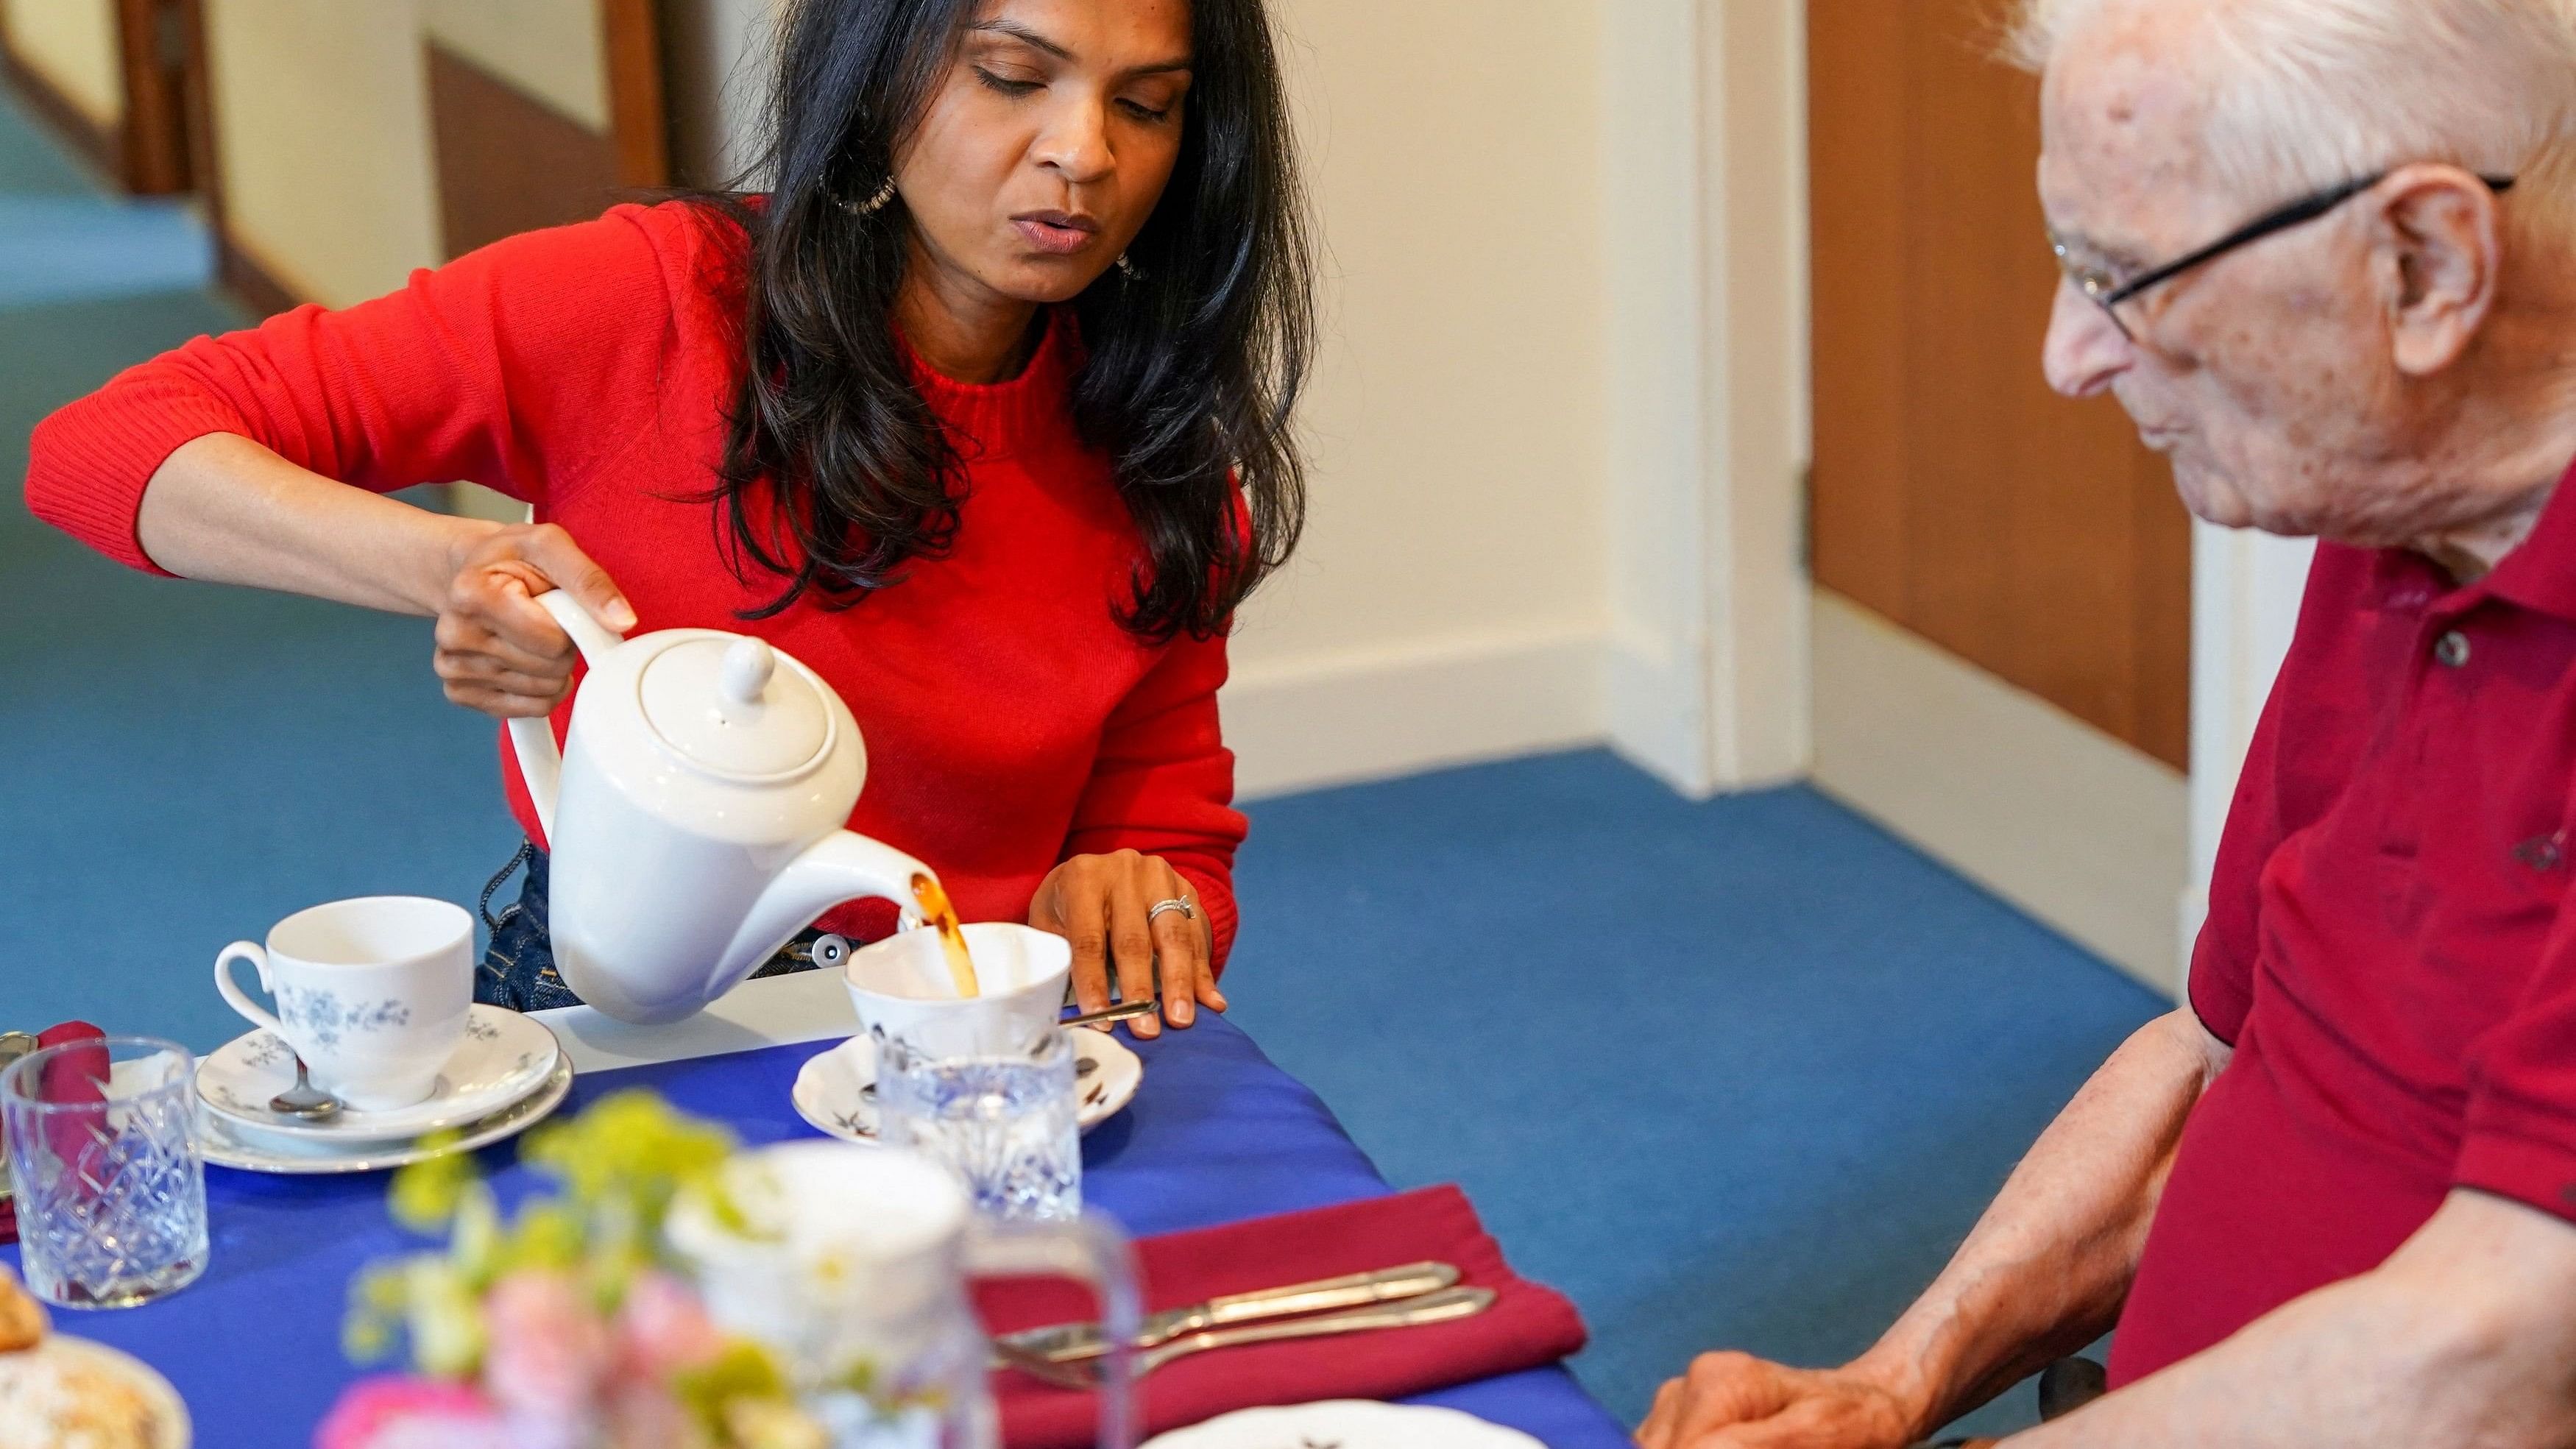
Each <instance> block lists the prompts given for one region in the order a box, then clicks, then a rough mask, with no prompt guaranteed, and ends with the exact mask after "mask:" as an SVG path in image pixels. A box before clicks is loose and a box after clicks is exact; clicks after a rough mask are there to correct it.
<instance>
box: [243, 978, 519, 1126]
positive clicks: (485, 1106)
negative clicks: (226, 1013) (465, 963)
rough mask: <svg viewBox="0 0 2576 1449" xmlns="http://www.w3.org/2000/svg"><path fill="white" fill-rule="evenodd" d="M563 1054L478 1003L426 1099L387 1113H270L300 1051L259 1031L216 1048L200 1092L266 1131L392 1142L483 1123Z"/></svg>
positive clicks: (289, 1082) (507, 1014) (291, 1078)
mask: <svg viewBox="0 0 2576 1449" xmlns="http://www.w3.org/2000/svg"><path fill="white" fill-rule="evenodd" d="M562 1055H563V1051H562V1049H561V1048H560V1047H558V1046H557V1045H556V1044H555V1034H554V1033H553V1032H551V1031H548V1030H546V1024H545V1023H544V1022H541V1021H536V1020H533V1019H531V1018H529V1017H525V1016H522V1015H520V1014H519V1013H517V1012H515V1011H510V1010H507V1009H506V1008H503V1007H498V1006H481V1005H478V1006H476V1007H475V1008H474V1009H473V1010H472V1011H471V1012H469V1013H467V1015H466V1018H465V1038H464V1040H462V1041H460V1042H458V1043H457V1044H456V1051H455V1054H454V1055H452V1056H450V1057H449V1058H448V1059H447V1064H446V1065H445V1066H443V1067H440V1068H439V1069H438V1085H437V1086H436V1087H435V1088H433V1089H432V1090H431V1091H430V1094H429V1098H428V1100H426V1101H422V1102H416V1103H414V1104H412V1105H411V1106H408V1107H397V1108H395V1109H393V1110H392V1111H389V1112H361V1111H359V1110H357V1109H356V1108H354V1107H352V1108H348V1109H346V1110H343V1111H342V1112H340V1113H339V1114H337V1115H336V1116H333V1117H330V1118H328V1119H327V1120H324V1121H320V1122H307V1121H305V1120H303V1119H302V1118H300V1117H289V1116H285V1115H283V1114H282V1113H277V1112H272V1111H270V1110H268V1099H269V1098H271V1097H274V1096H276V1095H277V1094H278V1093H280V1092H283V1091H285V1090H286V1089H287V1088H289V1087H292V1086H294V1085H295V1053H294V1052H293V1051H291V1050H290V1049H288V1047H287V1045H286V1043H285V1042H283V1041H281V1040H279V1039H278V1037H277V1035H276V1033H274V1032H269V1031H255V1032H252V1033H250V1034H249V1035H247V1036H239V1037H235V1038H233V1039H232V1040H231V1041H228V1042H226V1043H224V1044H223V1045H222V1046H220V1047H217V1048H216V1049H215V1051H214V1054H213V1055H211V1056H209V1057H207V1058H206V1059H205V1061H204V1062H202V1063H200V1064H199V1065H198V1067H197V1096H198V1097H199V1098H200V1099H202V1100H203V1101H204V1102H205V1104H206V1109H207V1110H208V1111H210V1112H213V1113H214V1114H215V1115H217V1116H219V1117H226V1118H229V1119H231V1120H232V1121H235V1122H238V1123H241V1124H242V1125H243V1126H245V1127H256V1128H259V1129H260V1130H262V1131H264V1132H291V1133H294V1134H296V1135H297V1136H310V1137H316V1138H333V1139H337V1140H339V1141H342V1142H390V1141H393V1140H395V1139H397V1138H406V1137H418V1136H420V1135H421V1134H422V1133H424V1132H436V1131H438V1130H440V1129H441V1128H446V1127H462V1126H464V1125H466V1124H467V1123H469V1122H479V1121H481V1120H483V1119H484V1118H486V1117H489V1116H491V1115H492V1114H493V1113H495V1112H498V1111H500V1110H502V1109H503V1108H505V1107H508V1106H510V1105H511V1104H512V1103H514V1102H517V1101H519V1100H520V1099H521V1098H524V1097H526V1096H527V1095H528V1094H529V1093H531V1092H534V1091H536V1090H537V1089H538V1088H540V1087H542V1086H544V1085H545V1082H546V1078H547V1077H548V1076H549V1075H551V1074H552V1073H553V1071H554V1069H555V1061H556V1059H557V1058H558V1057H560V1056H562Z"/></svg>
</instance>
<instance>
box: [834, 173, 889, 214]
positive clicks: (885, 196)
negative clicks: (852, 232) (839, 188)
mask: <svg viewBox="0 0 2576 1449" xmlns="http://www.w3.org/2000/svg"><path fill="white" fill-rule="evenodd" d="M893 200H894V176H893V174H892V173H888V174H887V176H886V179H885V185H883V186H880V187H878V188H877V194H876V195H874V196H871V197H869V198H868V199H867V200H865V201H844V202H842V203H841V209H842V210H844V211H846V212H848V213H849V214H850V215H852V216H874V215H876V214H877V213H878V212H880V211H883V210H885V209H886V204H887V203H888V202H891V201H893Z"/></svg>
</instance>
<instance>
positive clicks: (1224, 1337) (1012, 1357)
mask: <svg viewBox="0 0 2576 1449" xmlns="http://www.w3.org/2000/svg"><path fill="white" fill-rule="evenodd" d="M1495 1297H1496V1295H1495V1293H1494V1290H1493V1289H1491V1288H1446V1289H1442V1290H1441V1291H1439V1292H1437V1293H1426V1294H1424V1295H1422V1296H1421V1297H1418V1298H1405V1299H1399V1300H1397V1301H1395V1302H1392V1303H1378V1304H1373V1305H1370V1306H1368V1307H1364V1308H1354V1309H1350V1310H1348V1311H1346V1312H1341V1313H1315V1314H1309V1315H1307V1316H1306V1317H1303V1318H1282V1319H1277V1320H1273V1321H1267V1322H1260V1323H1239V1324H1237V1325H1235V1326H1233V1327H1231V1328H1208V1329H1201V1330H1200V1331H1198V1332H1196V1333H1190V1334H1184V1335H1182V1336H1181V1337H1179V1338H1175V1339H1173V1340H1172V1341H1171V1342H1169V1343H1166V1344H1162V1345H1160V1346H1158V1347H1155V1348H1152V1349H1149V1350H1147V1351H1146V1352H1144V1353H1141V1354H1139V1355H1137V1356H1136V1362H1135V1370H1134V1373H1135V1377H1136V1378H1138V1379H1142V1378H1143V1377H1145V1376H1146V1375H1147V1374H1150V1373H1152V1372H1154V1371H1155V1370H1156V1369H1159V1368H1161V1367H1163V1366H1164V1365H1165V1364H1168V1363H1170V1362H1171V1361H1172V1360H1174V1359H1177V1358H1186V1357H1188V1356H1189V1355H1191V1354H1194V1353H1205V1352H1206V1351H1208V1350H1209V1349H1216V1348H1237V1347H1241V1346H1242V1345H1244V1344H1251V1343H1279V1342H1284V1341H1286V1340H1289V1339H1295V1338H1323V1337H1326V1336H1327V1335H1331V1334H1341V1333H1373V1332H1377V1331H1379V1330H1382V1329H1389V1328H1419V1327H1422V1326H1424V1325H1427V1324H1433V1323H1451V1322H1455V1321H1456V1320H1458V1319H1461V1318H1473V1317H1475V1316H1476V1315H1477V1314H1479V1313H1482V1312H1484V1311H1485V1310H1486V1309H1488V1308H1491V1307H1493V1306H1494V1299H1495ZM1002 1362H1003V1363H1004V1364H1005V1365H1007V1366H1008V1367H1011V1368H1015V1369H1018V1370H1019V1371H1020V1372H1022V1373H1024V1374H1027V1375H1028V1376H1029V1377H1031V1378H1033V1379H1036V1380H1037V1381H1039V1382H1040V1383H1046V1384H1053V1385H1055V1386H1056V1387H1058V1388H1064V1389H1088V1388H1095V1387H1097V1386H1098V1385H1099V1383H1100V1379H1101V1376H1102V1374H1103V1373H1104V1372H1105V1366H1104V1365H1103V1363H1102V1362H1101V1360H1100V1359H1097V1358H1090V1359H1078V1360H1075V1361H1072V1362H1066V1361H1064V1360H1061V1359H1051V1358H1043V1357H1040V1356H1038V1355H1036V1354H1028V1353H1016V1352H1005V1353H1004V1354H1003V1355H1002Z"/></svg>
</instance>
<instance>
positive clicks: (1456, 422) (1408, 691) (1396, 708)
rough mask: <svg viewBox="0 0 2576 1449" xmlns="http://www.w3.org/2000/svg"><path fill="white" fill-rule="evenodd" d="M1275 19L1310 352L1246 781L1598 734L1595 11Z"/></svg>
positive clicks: (1232, 715) (1335, 10)
mask: <svg viewBox="0 0 2576 1449" xmlns="http://www.w3.org/2000/svg"><path fill="white" fill-rule="evenodd" d="M1274 13H1275V16H1276V20H1277V23H1278V25H1279V27H1280V29H1281V30H1282V31H1283V32H1284V36H1285V39H1286V41H1287V45H1286V56H1287V60H1288V64H1289V67H1290V71H1291V76H1290V79H1291V85H1292V88H1293V94H1294V97H1295V103H1296V106H1297V112H1298V121H1299V125H1300V129H1301V133H1302V139H1303V142H1304V148H1305V161H1306V165H1307V168H1308V180H1309V184H1310V185H1311V187H1312V189H1313V193H1314V200H1315V209H1316V215H1317V220H1318V228H1317V237H1318V241H1319V242H1320V243H1321V247H1320V250H1321V256H1322V262H1323V267H1322V271H1323V279H1322V280H1323V285H1322V295H1321V299H1320V300H1321V306H1322V315H1323V317H1324V336H1325V346H1324V350H1323V355H1322V358H1321V366H1320V368H1319V369H1318V373H1317V377H1316V379H1315V386H1314V390H1313V392H1312V394H1311V395H1310V396H1309V398H1308V400H1307V402H1306V405H1305V409H1304V413H1303V423H1304V433H1305V437H1306V439H1307V440H1308V443H1309V444H1310V447H1311V456H1312V462H1313V467H1314V473H1313V487H1314V496H1313V512H1312V521H1311V524H1310V527H1309V530H1308V533H1307V537H1306V542H1305V546H1304V549H1303V550H1302V552H1301V553H1300V555H1299V557H1298V558H1297V560H1296V561H1295V562H1293V563H1292V564H1290V566H1289V568H1288V569H1287V570H1286V571H1285V573H1284V574H1283V575H1282V576H1281V577H1280V578H1279V579H1278V580H1277V581H1276V582H1274V583H1273V584H1272V585H1271V586H1270V587H1269V588H1268V589H1267V590H1266V591H1265V592H1264V593H1263V594H1262V595H1261V596H1260V597H1258V598H1257V599H1256V600H1255V601H1254V603H1253V605H1252V606H1251V608H1250V609H1249V610H1248V611H1247V614H1246V617H1245V619H1244V622H1243V626H1242V630H1241V632H1240V633H1239V634H1238V636H1237V638H1236V641H1235V647H1234V658H1235V668H1236V678H1237V683H1236V686H1235V688H1234V689H1233V690H1232V691H1231V693H1230V695H1229V698H1228V701H1227V715H1228V727H1229V730H1230V731H1231V732H1232V733H1233V734H1234V736H1235V742H1236V746H1237V749H1238V751H1239V752H1240V753H1241V754H1242V755H1243V758H1244V773H1245V779H1246V783H1247V785H1248V786H1251V787H1253V788H1261V787H1264V786H1270V785H1285V784H1292V783H1306V782H1310V781H1312V780H1315V779H1318V778H1325V779H1329V778H1336V777H1343V776H1356V775H1365V774H1373V773H1381V772H1383V771H1386V770H1389V769H1399V768H1412V767H1416V766H1419V765H1421V764H1424V763H1430V762H1434V761H1436V760H1439V759H1443V758H1470V757H1474V756H1477V755H1484V754H1495V753H1507V752H1510V751H1514V750H1518V749H1523V748H1529V747H1532V746H1538V745H1546V744H1554V743H1566V742H1571V741H1573V740H1578V739H1588V738H1594V737H1597V736H1598V734H1599V732H1600V728H1601V726H1600V702H1599V695H1600V690H1599V662H1598V657H1597V650H1596V647H1595V645H1596V643H1597V641H1598V640H1599V638H1600V637H1601V635H1602V633H1603V631H1604V629H1605V628H1606V625H1607V622H1608V604H1607V593H1606V579H1607V575H1608V570H1609V558H1608V554H1607V548H1606V518H1605V515H1606V508H1607V498H1608V490H1607V484H1606V481H1605V470H1606V468H1607V463H1608V459H1607V456H1606V451H1605V441H1604V440H1605V433H1604V387H1605V374H1604V367H1603V348H1604V344H1605V342H1606V338H1605V335H1604V332H1603V326H1602V315H1603V313H1602V308H1603V274H1602V231H1601V227H1600V224H1599V215H1600V205H1601V190H1600V172H1601V168H1600V164H1599V163H1600V140H1599V137H1600V115H1601V109H1602V81H1603V74H1602V70H1601V66H1600V55H1601V34H1600V21H1599V6H1598V5H1596V4H1593V3H1588V0H1548V3H1544V4H1538V3H1530V4H1518V5H1513V6H1511V7H1509V9H1508V10H1507V11H1504V10H1491V11H1488V12H1487V13H1486V16H1485V18H1484V19H1483V20H1482V21H1480V22H1479V23H1477V24H1474V25H1460V24H1459V23H1458V19H1457V13H1456V12H1455V11H1453V10H1450V9H1449V8H1447V7H1444V6H1437V5H1388V4H1385V3H1383V0H1280V3H1279V4H1278V6H1277V9H1276V11H1275V12H1274ZM1424 681H1436V684H1434V685H1433V686H1432V687H1431V688H1430V690H1429V691H1428V697H1427V698H1426V697H1423V693H1422V690H1421V686H1422V684H1423V682H1424ZM1444 699H1445V700H1447V701H1450V702H1451V703H1450V706H1449V707H1448V708H1445V709H1444V708H1440V707H1439V705H1440V701H1442V700H1444ZM1461 706H1463V708H1462V707H1461ZM1426 708H1428V709H1429V710H1430V713H1428V714H1426V712H1425V711H1426Z"/></svg>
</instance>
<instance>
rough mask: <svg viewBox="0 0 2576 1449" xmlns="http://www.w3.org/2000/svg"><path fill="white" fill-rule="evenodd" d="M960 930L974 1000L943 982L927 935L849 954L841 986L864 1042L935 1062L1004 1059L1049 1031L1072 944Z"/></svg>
mask: <svg viewBox="0 0 2576 1449" xmlns="http://www.w3.org/2000/svg"><path fill="white" fill-rule="evenodd" d="M964 929H965V932H966V949H967V950H968V951H969V952H971V953H972V954H973V955H974V957H975V984H976V986H977V987H978V988H979V990H980V993H981V994H979V995H977V996H974V997H971V998H961V997H959V996H958V994H957V988H956V986H955V985H954V984H953V983H952V982H951V981H950V979H949V975H948V958H947V956H946V954H945V953H944V952H942V951H941V949H940V945H939V933H938V932H936V931H933V930H929V929H926V928H925V929H921V930H912V931H900V932H897V933H896V934H894V935H892V936H890V937H888V938H886V939H885V940H882V941H879V942H877V943H876V944H875V945H873V946H863V947H861V948H859V949H858V950H856V951H853V952H851V953H850V959H849V960H848V961H846V962H843V963H842V965H841V980H842V981H843V983H844V984H846V985H847V986H848V987H849V988H850V1004H851V1005H852V1006H853V1007H855V1008H857V1010H858V1013H859V1024H860V1025H861V1026H864V1027H866V1028H867V1029H868V1032H869V1034H870V1035H872V1036H874V1037H876V1038H877V1039H878V1040H880V1041H882V1040H884V1039H886V1038H888V1037H894V1038H897V1039H899V1040H902V1041H904V1042H907V1043H910V1044H911V1045H912V1046H913V1047H915V1048H917V1049H919V1050H921V1051H924V1052H928V1053H929V1054H931V1055H932V1056H935V1057H981V1056H1012V1055H1016V1054H1018V1053H1020V1052H1024V1051H1026V1050H1028V1049H1029V1048H1030V1047H1032V1046H1035V1045H1036V1044H1037V1043H1038V1041H1039V1040H1041V1039H1042V1038H1043V1036H1044V1035H1045V1033H1046V1032H1047V1031H1048V1030H1049V1029H1050V1028H1052V1027H1053V1026H1054V1025H1055V1022H1056V1018H1057V1017H1059V1016H1061V1015H1062V1014H1063V1012H1064V984H1065V980H1066V978H1067V977H1069V976H1071V975H1072V974H1073V946H1072V943H1070V942H1068V941H1066V940H1065V938H1064V937H1062V936H1059V935H1056V934H1055V933H1054V932H1052V931H1041V930H1039V929H1037V928H1036V927H1035V926H1020V925H1013V924H1011V923H1010V922H1007V921H978V922H975V923H974V924H972V925H969V926H967V927H965V928H964Z"/></svg>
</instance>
